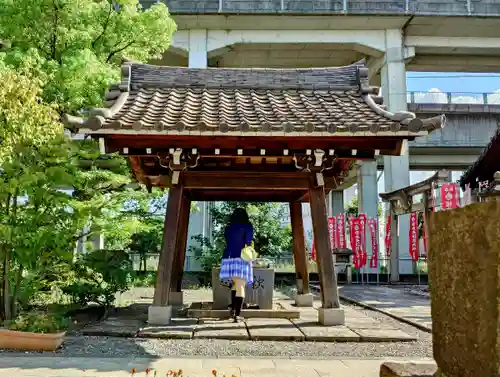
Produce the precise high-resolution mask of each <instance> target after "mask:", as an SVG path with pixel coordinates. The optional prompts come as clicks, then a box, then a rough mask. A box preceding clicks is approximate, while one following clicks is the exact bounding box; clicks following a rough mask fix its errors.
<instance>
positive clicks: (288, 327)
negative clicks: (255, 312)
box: [246, 318, 305, 341]
mask: <svg viewBox="0 0 500 377" xmlns="http://www.w3.org/2000/svg"><path fill="white" fill-rule="evenodd" d="M246 323H247V328H248V333H249V334H250V339H252V340H295V341H303V340H305V336H304V334H303V333H301V332H300V331H299V329H298V328H297V327H296V326H295V325H294V324H293V323H292V322H291V321H290V320H288V319H270V318H249V319H247V321H246Z"/></svg>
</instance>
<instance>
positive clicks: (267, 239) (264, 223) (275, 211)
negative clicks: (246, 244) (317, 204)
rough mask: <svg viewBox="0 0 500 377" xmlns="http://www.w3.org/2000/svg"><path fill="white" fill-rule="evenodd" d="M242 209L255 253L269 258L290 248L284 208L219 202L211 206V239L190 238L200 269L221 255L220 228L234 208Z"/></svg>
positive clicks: (289, 250)
mask: <svg viewBox="0 0 500 377" xmlns="http://www.w3.org/2000/svg"><path fill="white" fill-rule="evenodd" d="M237 207H242V208H245V209H246V210H247V212H248V215H249V217H250V222H251V223H252V225H253V227H254V247H255V250H256V251H257V253H258V254H259V255H262V256H267V257H271V258H275V257H278V256H280V255H282V254H283V253H289V252H291V249H292V235H291V228H290V226H284V225H283V222H284V219H285V217H286V210H285V207H284V206H283V205H280V204H277V203H246V202H222V203H216V204H215V206H214V207H213V208H212V209H211V215H212V221H213V233H212V237H213V240H212V241H210V240H208V239H206V238H203V237H202V236H200V235H198V236H195V237H193V239H194V240H195V241H196V242H197V245H195V246H192V247H191V252H192V253H194V254H195V255H197V256H198V259H199V260H200V261H201V263H202V268H203V269H204V270H210V269H211V268H212V267H213V266H214V265H215V264H217V263H219V262H220V260H221V258H222V252H223V250H224V247H225V243H226V242H225V239H224V228H225V226H226V225H227V222H228V220H229V217H230V215H231V213H232V212H233V211H234V209H235V208H237Z"/></svg>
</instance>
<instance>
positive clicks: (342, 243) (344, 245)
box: [335, 213, 347, 249]
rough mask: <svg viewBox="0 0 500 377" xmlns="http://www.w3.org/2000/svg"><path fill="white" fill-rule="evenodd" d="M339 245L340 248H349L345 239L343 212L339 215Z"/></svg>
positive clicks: (337, 235)
mask: <svg viewBox="0 0 500 377" xmlns="http://www.w3.org/2000/svg"><path fill="white" fill-rule="evenodd" d="M335 236H336V237H337V242H336V244H337V247H338V248H339V249H345V248H347V243H346V239H345V216H344V214H343V213H339V214H338V215H337V234H336V235H335Z"/></svg>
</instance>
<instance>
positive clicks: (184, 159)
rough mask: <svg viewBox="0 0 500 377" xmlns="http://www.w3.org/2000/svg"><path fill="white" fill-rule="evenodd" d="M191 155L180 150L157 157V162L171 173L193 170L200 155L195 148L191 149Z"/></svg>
mask: <svg viewBox="0 0 500 377" xmlns="http://www.w3.org/2000/svg"><path fill="white" fill-rule="evenodd" d="M190 152H191V153H188V152H185V151H183V150H182V149H181V148H177V149H175V150H173V151H172V152H171V153H170V154H169V155H168V156H160V155H158V161H159V163H160V166H161V167H163V168H167V169H170V170H172V171H175V170H177V171H182V170H187V169H193V168H195V167H196V166H198V162H199V160H200V154H199V153H198V150H197V149H196V148H193V149H192V150H191V151H190Z"/></svg>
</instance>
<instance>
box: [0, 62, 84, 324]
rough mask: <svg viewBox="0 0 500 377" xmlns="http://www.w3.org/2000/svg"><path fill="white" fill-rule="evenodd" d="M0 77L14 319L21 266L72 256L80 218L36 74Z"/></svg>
mask: <svg viewBox="0 0 500 377" xmlns="http://www.w3.org/2000/svg"><path fill="white" fill-rule="evenodd" d="M0 82H1V83H2V85H1V86H0V213H1V215H0V256H1V260H2V272H1V274H2V282H1V285H2V290H1V291H2V292H1V293H0V301H1V303H2V307H1V309H0V316H1V317H3V318H6V319H11V318H13V317H14V316H15V314H16V310H17V306H16V304H17V302H16V299H17V296H18V293H19V287H20V284H21V279H22V276H23V271H24V270H25V269H32V268H36V266H37V265H39V264H43V262H44V261H46V260H51V261H52V262H53V263H56V262H57V260H60V259H65V258H68V257H70V256H69V255H68V254H67V253H64V252H63V251H64V250H66V251H67V250H68V248H67V247H68V241H69V238H68V237H67V235H68V234H75V233H76V231H77V229H78V227H79V226H81V225H82V224H81V223H79V221H78V220H79V219H81V217H80V216H79V213H78V211H79V208H78V207H72V206H71V199H72V198H71V196H70V195H68V194H67V193H64V192H62V191H61V188H62V187H68V186H71V184H72V183H73V176H74V175H73V166H72V165H71V162H68V160H67V157H68V150H69V149H70V145H69V144H68V143H67V141H66V140H65V138H64V133H63V129H62V126H61V124H60V123H59V122H58V121H57V113H56V112H55V111H54V108H53V106H49V105H46V104H44V103H43V102H42V101H41V99H40V97H39V95H40V88H39V87H38V85H37V84H39V82H37V80H36V79H34V78H33V77H29V76H26V75H23V74H20V73H17V72H15V71H13V70H11V69H8V68H6V67H0ZM75 219H76V220H75ZM12 284H13V286H12Z"/></svg>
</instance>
